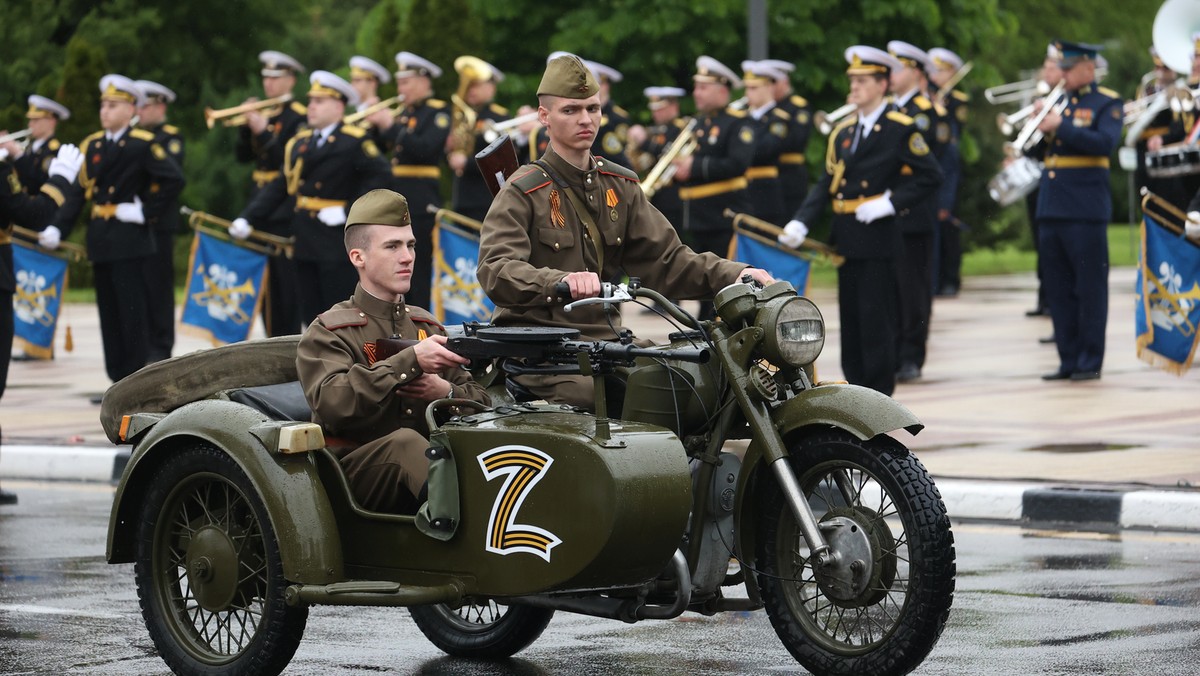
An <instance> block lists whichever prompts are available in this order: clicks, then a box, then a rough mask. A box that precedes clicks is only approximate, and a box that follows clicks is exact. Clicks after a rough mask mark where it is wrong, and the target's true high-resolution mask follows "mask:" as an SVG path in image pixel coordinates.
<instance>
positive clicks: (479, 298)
mask: <svg viewBox="0 0 1200 676" xmlns="http://www.w3.org/2000/svg"><path fill="white" fill-rule="evenodd" d="M433 251H434V261H433V285H432V286H433V293H432V294H431V295H432V302H433V303H432V304H433V307H432V308H430V311H431V312H433V316H434V317H437V320H438V321H439V322H441V323H442V324H444V325H447V326H449V325H451V324H461V323H462V322H470V321H480V322H486V321H488V320H489V319H490V318H491V316H492V310H494V309H495V307H496V306H495V305H494V304H493V303H492V301H491V300H489V299H488V297H487V294H485V293H484V292H483V287H482V286H480V285H479V279H478V278H477V277H476V276H475V268H477V267H478V266H479V233H478V231H476V230H474V229H473V228H469V227H464V226H460V225H458V224H456V223H451V222H450V221H448V220H447V219H446V218H439V219H438V220H437V223H436V225H434V228H433Z"/></svg>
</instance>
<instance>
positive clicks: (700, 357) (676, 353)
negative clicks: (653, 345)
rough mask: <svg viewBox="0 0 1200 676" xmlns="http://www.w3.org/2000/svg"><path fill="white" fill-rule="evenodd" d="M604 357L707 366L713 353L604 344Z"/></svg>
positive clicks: (699, 348)
mask: <svg viewBox="0 0 1200 676" xmlns="http://www.w3.org/2000/svg"><path fill="white" fill-rule="evenodd" d="M601 352H602V353H603V355H604V356H605V357H607V358H610V359H619V360H625V361H632V360H633V359H635V358H637V357H650V358H651V359H673V360H676V361H686V362H692V363H694V364H707V363H708V361H709V360H710V359H712V353H711V352H709V350H708V348H706V347H681V348H670V349H665V350H654V349H650V348H645V347H637V346H636V345H621V344H620V343H603V347H602V348H601Z"/></svg>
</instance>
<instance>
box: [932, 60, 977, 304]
mask: <svg viewBox="0 0 1200 676" xmlns="http://www.w3.org/2000/svg"><path fill="white" fill-rule="evenodd" d="M929 58H930V59H931V60H932V61H933V64H932V69H931V70H930V71H929V81H930V82H931V83H932V85H933V86H934V87H937V88H938V90H939V91H940V90H941V88H942V87H944V86H945V85H946V83H947V82H949V80H950V78H952V77H954V75H955V73H957V72H959V71H960V70H961V69H962V68H963V66H964V65H965V64H964V63H963V60H962V57H960V56H959V55H958V54H955V53H954V52H952V51H950V50H949V49H946V48H944V47H934V48H933V49H931V50H929ZM934 98H935V99H937V97H936V96H935V97H934ZM970 101H971V97H970V96H968V95H967V94H966V93H964V92H960V91H958V90H957V89H951V90H950V91H949V92H947V93H946V95H945V96H944V97H943V98H942V99H940V100H935V101H934V103H937V104H938V105H940V106H943V107H944V108H945V109H946V122H947V127H946V132H945V137H946V138H945V139H944V140H943V141H942V142H941V144H940V146H941V152H940V153H939V154H938V162H939V163H940V164H941V166H942V187H941V188H938V195H937V218H938V233H937V240H938V247H937V258H936V259H935V264H934V269H935V271H936V272H937V275H936V278H935V280H934V286H933V288H934V292H935V293H936V294H937V295H940V296H953V295H955V294H957V293H958V289H959V287H960V286H962V224H961V223H960V222H959V220H958V219H957V218H955V216H954V209H955V206H956V205H957V203H958V184H959V182H960V181H961V180H962V154H961V153H960V152H959V147H958V140H959V139H960V138H961V137H962V130H963V126H964V125H966V123H967V118H968V109H967V104H968V103H969V102H970ZM939 133H942V132H941V131H939Z"/></svg>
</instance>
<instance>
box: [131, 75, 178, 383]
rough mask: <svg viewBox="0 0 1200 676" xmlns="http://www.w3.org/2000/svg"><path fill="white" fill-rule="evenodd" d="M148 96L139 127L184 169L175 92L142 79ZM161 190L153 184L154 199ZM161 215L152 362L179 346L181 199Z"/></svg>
mask: <svg viewBox="0 0 1200 676" xmlns="http://www.w3.org/2000/svg"><path fill="white" fill-rule="evenodd" d="M137 84H138V86H140V87H141V88H142V91H143V92H144V93H145V95H146V97H145V99H143V101H142V105H140V106H138V120H139V121H138V127H140V128H141V129H145V130H146V131H148V132H150V133H152V134H154V142H155V143H157V144H158V145H159V146H160V147H161V148H162V149H164V150H166V151H167V155H168V156H169V157H170V158H171V159H172V160H174V161H175V164H178V165H179V167H180V169H182V168H183V156H184V145H183V137H182V136H181V135H180V133H179V127H176V126H175V125H173V124H167V106H168V105H170V104H172V103H174V102H175V92H173V91H171V90H170V89H169V88H167V87H165V86H163V85H161V84H159V83H157V82H152V81H150V80H138V81H137ZM159 192H160V188H159V186H158V184H157V183H151V184H150V195H151V197H154V198H157V197H158V195H159ZM157 211H158V213H159V214H160V216H159V217H158V221H157V223H156V224H155V227H154V229H153V231H152V232H151V234H152V235H153V236H154V246H155V252H154V255H153V256H150V257H149V258H147V259H146V288H147V289H149V290H150V294H151V295H150V297H149V298H147V299H146V305H147V309H148V310H149V313H150V315H149V316H150V356H149V359H150V361H152V362H155V361H162V360H163V359H170V357H171V350H172V349H173V348H174V347H175V233H176V232H178V231H179V228H180V220H181V219H180V215H179V200H178V199H175V200H172V201H171V202H170V203H169V204H162V205H160V206H158V207H157Z"/></svg>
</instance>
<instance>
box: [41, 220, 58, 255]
mask: <svg viewBox="0 0 1200 676" xmlns="http://www.w3.org/2000/svg"><path fill="white" fill-rule="evenodd" d="M61 242H62V231H61V230H59V229H58V228H57V227H56V226H53V225H47V226H46V227H45V228H44V229H43V230H42V231H41V232H39V233H38V245H40V246H41V247H42V248H43V249H50V250H51V251H53V250H55V249H57V248H58V245H59V243H61Z"/></svg>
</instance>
